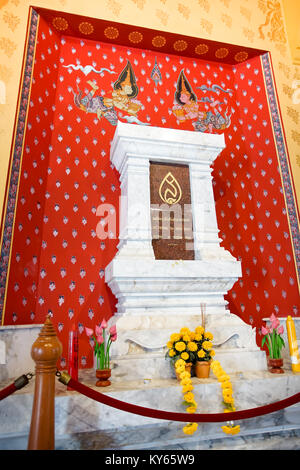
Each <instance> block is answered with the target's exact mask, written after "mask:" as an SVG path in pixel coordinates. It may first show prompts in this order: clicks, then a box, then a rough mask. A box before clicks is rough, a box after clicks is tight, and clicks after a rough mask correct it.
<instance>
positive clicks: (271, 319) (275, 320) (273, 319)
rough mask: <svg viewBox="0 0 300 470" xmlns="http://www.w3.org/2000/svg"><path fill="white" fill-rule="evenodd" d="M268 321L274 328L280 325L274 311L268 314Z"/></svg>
mask: <svg viewBox="0 0 300 470" xmlns="http://www.w3.org/2000/svg"><path fill="white" fill-rule="evenodd" d="M270 322H271V326H272V328H274V330H275V329H276V328H277V327H278V326H279V325H280V321H279V320H278V318H277V317H276V316H275V315H274V313H272V315H271V316H270Z"/></svg>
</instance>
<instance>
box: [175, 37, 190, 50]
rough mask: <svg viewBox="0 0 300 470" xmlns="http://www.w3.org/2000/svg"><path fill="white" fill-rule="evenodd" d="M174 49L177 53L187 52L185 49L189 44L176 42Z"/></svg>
mask: <svg viewBox="0 0 300 470" xmlns="http://www.w3.org/2000/svg"><path fill="white" fill-rule="evenodd" d="M173 47H174V49H175V51H185V49H186V48H187V47H188V43H187V42H186V41H183V40H181V39H179V40H178V41H175V42H174V44H173Z"/></svg>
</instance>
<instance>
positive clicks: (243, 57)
mask: <svg viewBox="0 0 300 470" xmlns="http://www.w3.org/2000/svg"><path fill="white" fill-rule="evenodd" d="M248 55H249V54H248V52H246V51H241V52H237V53H236V54H235V56H234V60H235V61H236V62H243V60H246V59H248Z"/></svg>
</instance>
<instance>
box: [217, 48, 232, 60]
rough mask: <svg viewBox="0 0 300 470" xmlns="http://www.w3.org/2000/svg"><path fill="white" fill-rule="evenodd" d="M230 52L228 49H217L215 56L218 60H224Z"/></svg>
mask: <svg viewBox="0 0 300 470" xmlns="http://www.w3.org/2000/svg"><path fill="white" fill-rule="evenodd" d="M228 54H229V50H228V49H226V47H220V49H217V50H216V52H215V56H216V57H217V59H224V57H226V56H228Z"/></svg>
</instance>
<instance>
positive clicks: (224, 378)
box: [210, 360, 240, 435]
mask: <svg viewBox="0 0 300 470" xmlns="http://www.w3.org/2000/svg"><path fill="white" fill-rule="evenodd" d="M210 367H211V370H212V371H213V373H214V375H215V376H216V377H217V379H218V381H219V382H220V384H221V388H222V395H223V403H224V407H225V408H224V413H229V412H231V411H235V406H234V398H233V391H232V384H231V381H230V377H229V375H228V374H226V372H225V371H224V370H223V369H222V367H221V364H220V362H219V361H215V360H214V361H212V363H211V365H210ZM221 427H222V430H223V431H224V432H225V433H226V434H232V435H234V434H238V433H239V432H240V426H239V425H236V426H234V422H233V421H228V422H227V425H226V426H221Z"/></svg>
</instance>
